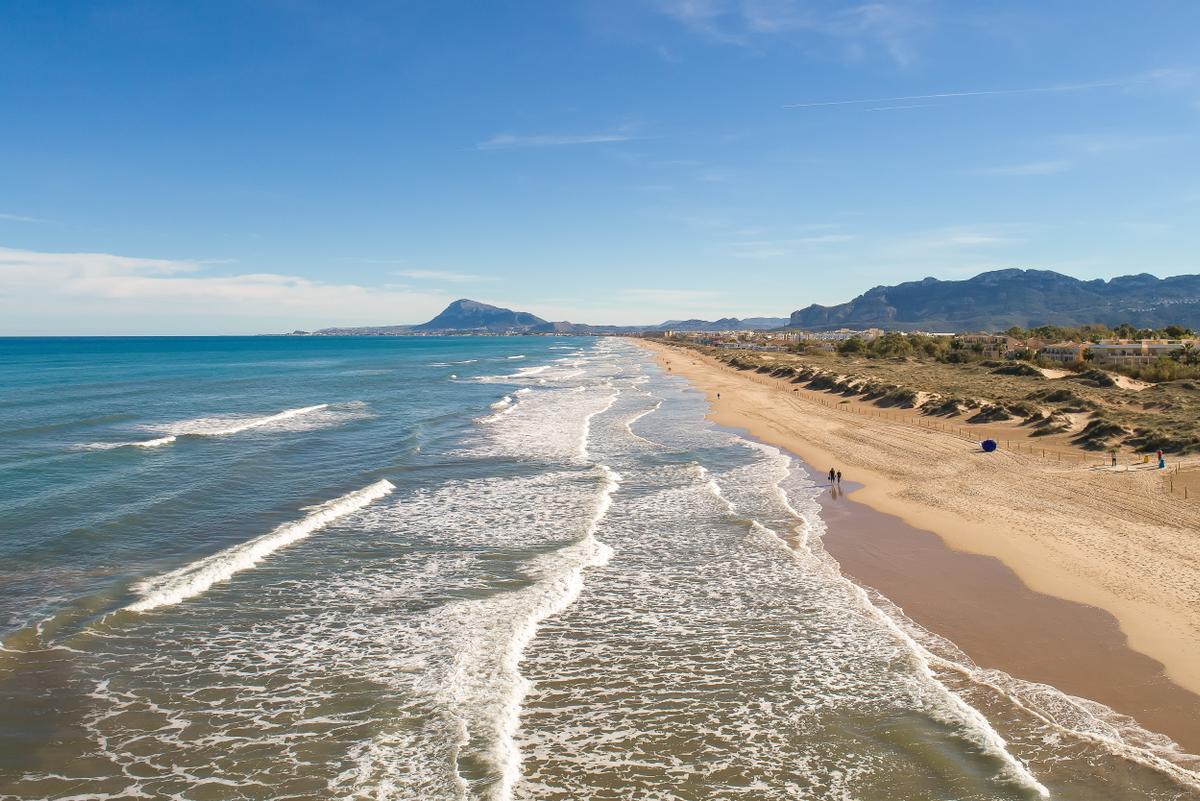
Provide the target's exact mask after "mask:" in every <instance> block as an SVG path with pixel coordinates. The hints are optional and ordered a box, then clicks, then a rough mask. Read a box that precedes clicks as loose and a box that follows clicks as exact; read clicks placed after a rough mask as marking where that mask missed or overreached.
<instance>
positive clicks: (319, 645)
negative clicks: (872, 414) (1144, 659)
mask: <svg viewBox="0 0 1200 801" xmlns="http://www.w3.org/2000/svg"><path fill="white" fill-rule="evenodd" d="M704 413H705V403H704V401H703V398H702V397H701V396H699V395H698V394H697V393H695V392H694V391H692V390H691V389H690V388H689V387H688V386H687V385H686V383H684V382H683V381H681V380H680V379H678V378H676V377H673V376H670V375H665V374H663V373H662V372H660V371H659V370H658V369H657V368H656V367H655V366H654V365H653V364H652V363H651V361H650V360H649V359H648V357H647V355H646V354H645V353H644V352H643V351H642V350H641V349H639V348H637V347H636V346H634V345H633V344H631V343H628V342H625V341H621V340H611V339H609V340H597V339H585V338H549V337H547V338H540V337H495V338H329V339H320V338H222V339H53V340H50V339H41V340H0V431H2V432H3V436H2V437H0V486H2V487H3V490H4V491H3V495H2V497H0V521H2V527H0V633H2V636H3V638H4V639H3V650H2V651H0V797H4V798H9V797H11V798H16V799H35V798H58V799H67V798H75V799H84V798H87V799H110V798H111V799H116V798H186V799H209V798H213V799H217V798H220V799H224V798H247V799H275V798H295V799H322V798H362V799H367V798H371V799H475V798H480V799H498V800H503V799H509V798H545V799H628V798H648V799H649V798H653V799H725V798H729V799H733V798H746V799H774V798H781V799H782V798H813V799H817V798H820V799H825V798H831V799H879V800H880V801H882V800H883V799H897V798H912V799H1033V798H1042V797H1046V796H1047V794H1049V795H1050V796H1052V797H1054V798H1061V799H1081V800H1082V799H1097V798H1119V799H1143V798H1144V799H1184V798H1195V797H1197V793H1198V790H1197V788H1198V787H1200V779H1198V777H1197V773H1196V770H1197V760H1195V759H1194V758H1192V757H1188V756H1187V755H1184V754H1180V753H1179V752H1178V751H1177V750H1175V749H1174V748H1173V745H1172V744H1171V743H1170V742H1169V741H1166V740H1165V739H1163V738H1160V737H1156V736H1155V735H1152V734H1151V733H1149V732H1144V731H1142V730H1140V729H1138V728H1137V727H1136V725H1134V724H1133V722H1132V721H1128V720H1126V719H1122V718H1120V717H1119V716H1116V715H1114V714H1113V713H1111V711H1109V710H1106V709H1104V708H1103V707H1100V706H1098V705H1095V704H1090V703H1089V702H1085V701H1082V700H1081V699H1071V698H1068V697H1066V696H1063V695H1062V694H1061V693H1057V691H1054V690H1053V688H1047V687H1037V686H1033V685H1027V684H1024V683H1022V682H1019V681H1017V680H1015V679H1012V678H1011V677H1007V676H1004V675H1003V674H998V673H995V672H988V671H982V670H979V669H978V668H975V667H974V666H973V665H971V664H970V663H969V661H967V660H966V658H965V657H964V656H963V655H962V654H960V653H958V652H957V650H956V649H955V648H954V647H953V645H952V644H950V643H946V642H944V641H941V640H938V639H937V638H936V637H933V636H931V635H929V634H928V633H927V632H924V631H922V630H921V629H920V628H919V627H917V626H915V625H914V624H913V623H912V622H911V621H908V620H907V619H906V618H904V616H903V614H902V613H901V611H900V610H898V609H896V608H895V607H893V606H892V605H891V604H889V603H888V602H887V600H886V599H884V598H881V597H878V596H877V595H875V594H873V593H870V592H867V591H865V590H863V589H862V588H859V587H857V586H856V585H854V584H852V583H851V582H849V581H848V580H846V579H845V578H843V577H842V576H841V574H840V572H839V571H838V569H837V565H836V564H835V563H834V562H833V561H832V560H831V559H830V558H829V557H828V556H827V555H826V554H825V553H824V551H823V549H822V548H821V545H820V538H821V534H822V533H823V531H824V524H823V522H822V521H821V519H820V515H819V507H818V505H817V503H816V498H817V496H818V494H819V493H820V492H821V491H822V488H821V487H820V486H819V485H817V484H815V483H814V482H813V480H812V479H810V477H809V474H808V473H807V472H806V471H805V469H804V468H803V466H802V465H800V464H798V463H797V462H796V461H795V460H794V459H792V458H791V457H790V456H788V455H787V454H784V453H781V452H779V451H777V450H776V449H774V448H770V447H766V446H762V445H759V444H757V443H753V442H749V441H747V440H745V439H743V438H741V437H739V436H737V435H736V433H733V432H728V431H723V430H720V429H717V428H715V427H714V426H712V425H711V424H709V423H708V422H706V421H705V420H704Z"/></svg>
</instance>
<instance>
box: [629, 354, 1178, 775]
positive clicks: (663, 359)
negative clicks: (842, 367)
mask: <svg viewBox="0 0 1200 801" xmlns="http://www.w3.org/2000/svg"><path fill="white" fill-rule="evenodd" d="M638 342H639V343H640V344H642V345H643V346H644V347H647V348H648V349H650V350H651V351H652V352H653V353H654V354H655V357H656V360H657V361H658V363H659V365H660V366H661V367H663V368H664V369H667V370H669V371H671V372H673V373H677V374H679V375H682V376H683V377H685V378H687V379H689V381H690V382H691V383H692V385H693V386H694V387H696V388H697V389H698V390H700V391H702V392H704V393H705V395H706V396H707V398H708V401H709V404H710V413H709V415H708V416H709V418H710V419H712V420H713V421H714V422H716V423H718V424H720V425H723V426H727V427H729V428H734V429H738V430H740V431H742V432H745V433H746V434H747V435H749V436H750V437H752V438H754V439H757V440H760V441H762V442H765V443H768V444H771V445H774V446H777V447H781V448H783V449H784V450H786V451H788V452H790V453H792V454H794V455H795V456H796V457H797V458H799V459H800V460H801V461H802V462H804V463H805V464H806V465H808V466H809V468H810V469H811V471H812V472H813V473H814V474H815V475H816V476H820V477H822V478H821V480H823V474H824V472H825V470H826V469H827V466H835V467H836V468H837V469H841V470H842V471H843V472H844V473H845V477H846V478H845V480H846V481H847V482H848V483H849V482H851V481H853V482H855V483H856V484H859V485H861V486H859V487H858V488H857V489H854V490H853V491H852V492H850V493H848V494H844V495H842V497H841V498H839V499H836V500H835V499H833V498H832V497H831V495H830V493H828V492H826V493H824V494H823V495H822V497H821V502H822V506H823V510H824V513H825V515H826V518H827V520H826V522H827V525H828V527H829V531H828V533H827V534H826V535H825V537H824V540H823V542H824V545H825V547H826V549H827V550H828V551H829V553H830V554H831V555H832V556H833V557H834V558H835V559H836V560H837V561H838V562H839V564H840V565H841V567H842V569H843V571H844V572H845V573H846V574H847V575H848V576H850V577H851V578H853V579H855V580H856V581H858V582H859V583H861V584H864V585H866V586H869V587H872V588H874V589H876V590H878V591H879V592H881V593H882V594H883V595H885V596H886V597H887V598H889V600H891V601H893V602H894V603H896V604H897V605H899V606H900V607H902V608H903V609H904V610H905V613H906V614H907V615H909V616H910V617H911V618H912V619H913V620H914V621H915V622H917V623H918V624H919V625H922V626H923V627H925V628H927V629H929V630H930V631H932V632H933V633H935V634H938V635H940V636H944V637H946V638H947V639H949V640H951V641H952V642H954V643H955V644H956V645H957V646H958V647H959V648H961V649H962V650H963V651H964V652H965V653H966V654H967V655H968V656H969V657H970V658H971V659H972V660H974V661H975V662H976V663H977V664H979V665H980V666H982V667H985V668H997V669H1000V670H1004V671H1005V672H1006V673H1009V674H1010V675H1013V676H1015V677H1017V678H1020V679H1025V680H1028V681H1034V682H1041V683H1046V684H1050V685H1052V686H1055V687H1057V688H1059V689H1061V690H1063V691H1064V692H1067V693H1069V694H1072V695H1078V696H1081V697H1085V698H1090V699H1092V700H1096V701H1100V702H1101V703H1104V704H1106V705H1107V706H1110V707H1111V708H1113V709H1114V710H1116V711H1117V712H1119V713H1122V714H1127V715H1130V716H1131V717H1133V718H1134V719H1136V720H1137V721H1138V722H1139V723H1140V724H1141V725H1143V726H1145V727H1147V728H1149V729H1151V730H1153V731H1158V732H1162V733H1164V734H1167V735H1168V736H1170V737H1172V739H1174V740H1176V742H1178V743H1179V744H1180V745H1181V746H1182V747H1184V748H1185V750H1188V751H1191V752H1193V753H1196V752H1200V694H1198V691H1200V604H1197V603H1195V602H1194V601H1195V600H1196V598H1195V597H1194V596H1197V595H1200V567H1198V565H1197V560H1196V558H1195V557H1194V556H1191V555H1190V554H1188V552H1187V551H1188V547H1189V531H1200V515H1196V514H1195V510H1194V509H1192V508H1189V507H1186V506H1178V505H1176V506H1170V507H1167V508H1164V505H1165V504H1169V503H1170V501H1169V500H1168V499H1164V498H1162V497H1161V496H1160V495H1155V494H1152V493H1150V492H1144V491H1143V492H1134V493H1130V492H1129V491H1128V487H1122V488H1121V489H1122V491H1121V492H1120V493H1119V494H1118V497H1117V498H1116V499H1115V500H1111V501H1105V499H1104V498H1103V490H1104V482H1105V481H1106V480H1107V481H1110V482H1111V481H1112V480H1113V476H1112V474H1108V475H1107V476H1104V475H1098V474H1097V473H1096V471H1089V470H1088V469H1087V468H1086V467H1078V466H1071V467H1063V466H1062V465H1058V464H1046V463H1040V464H1039V461H1038V460H1037V459H1034V458H1032V457H1026V458H1022V457H1020V456H1017V455H1015V454H1013V453H1004V454H999V455H996V454H986V455H985V454H982V453H981V452H979V449H978V447H977V446H974V445H973V444H972V443H970V442H968V441H965V440H963V439H961V438H958V437H955V436H953V435H950V434H947V433H943V432H940V431H936V430H925V429H920V428H914V427H912V426H905V425H902V424H898V423H894V422H890V421H889V420H887V419H886V418H879V419H873V418H870V419H864V417H863V416H862V415H852V414H850V413H848V412H847V411H845V410H841V409H838V408H836V406H834V405H828V404H826V403H821V402H819V401H816V399H814V398H810V397H809V395H817V394H820V393H813V392H808V391H804V392H801V391H792V392H783V391H780V388H779V387H776V386H774V384H775V383H778V382H771V383H760V382H758V381H755V380H754V379H752V378H751V377H750V376H749V375H745V374H741V373H739V372H738V371H736V370H734V369H732V368H729V367H727V366H725V365H722V364H719V363H717V362H716V361H715V360H712V359H710V358H709V357H706V356H705V355H704V354H701V353H699V352H697V351H694V350H691V349H688V350H684V349H678V348H672V347H671V346H669V345H666V344H664V343H658V342H648V341H644V340H638ZM718 394H720V397H719V398H718ZM996 457H998V458H996ZM985 459H986V460H987V461H985ZM1152 477H1153V476H1152V474H1146V476H1145V477H1142V476H1137V475H1134V476H1130V477H1123V478H1132V479H1133V480H1135V481H1143V482H1145V481H1147V480H1148V479H1150V478H1152ZM1117 504H1122V505H1124V506H1127V507H1128V508H1127V509H1125V510H1122V509H1120V508H1117ZM1193 517H1195V518H1196V519H1195V520H1193V519H1192V518H1193ZM1196 536H1197V535H1195V534H1192V535H1191V538H1192V540H1193V541H1194V539H1195V538H1196ZM1189 602H1191V603H1189ZM1001 609H1002V610H1004V614H997V612H998V610H1001Z"/></svg>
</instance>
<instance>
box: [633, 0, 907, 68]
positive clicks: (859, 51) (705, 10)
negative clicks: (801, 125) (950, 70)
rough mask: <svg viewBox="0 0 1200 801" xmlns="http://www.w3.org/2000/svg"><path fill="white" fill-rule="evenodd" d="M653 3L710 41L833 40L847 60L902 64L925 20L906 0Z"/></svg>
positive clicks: (750, 44)
mask: <svg viewBox="0 0 1200 801" xmlns="http://www.w3.org/2000/svg"><path fill="white" fill-rule="evenodd" d="M652 5H653V7H654V8H655V9H656V10H657V11H658V12H659V13H661V14H663V15H665V16H667V17H669V18H671V19H673V20H675V21H676V22H678V23H680V24H681V25H683V26H684V27H685V28H687V29H688V30H689V31H691V32H692V33H694V34H696V35H698V36H701V37H703V38H705V39H707V40H709V41H711V42H714V43H717V44H725V45H736V46H740V47H750V48H753V47H757V45H758V43H759V42H760V41H765V40H767V39H769V38H771V37H775V38H780V37H790V38H792V39H796V38H798V37H801V36H804V37H808V38H807V39H806V40H805V41H807V42H810V43H815V42H819V41H822V40H824V41H826V42H830V41H832V42H834V43H836V44H837V46H838V47H840V48H842V49H844V51H845V52H846V54H847V55H848V56H849V57H851V58H855V59H857V58H861V57H862V55H864V54H865V53H866V52H868V51H869V50H870V49H875V50H882V51H883V52H884V53H886V54H887V55H888V57H889V58H890V59H891V60H892V61H894V62H895V63H897V64H899V65H901V66H905V65H908V64H910V63H911V62H912V61H913V60H914V59H915V57H916V47H915V46H914V36H915V34H916V33H917V32H918V31H920V30H921V29H923V28H925V27H927V25H928V20H927V19H925V18H924V17H923V16H922V15H920V14H918V13H917V12H916V10H915V5H916V4H914V3H912V2H906V1H905V0H886V1H885V0H876V2H867V3H861V4H857V5H852V6H850V7H848V8H842V9H833V10H830V9H819V8H817V7H814V5H813V4H812V3H807V2H802V1H801V0H653V3H652Z"/></svg>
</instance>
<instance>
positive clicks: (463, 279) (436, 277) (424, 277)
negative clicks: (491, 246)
mask: <svg viewBox="0 0 1200 801" xmlns="http://www.w3.org/2000/svg"><path fill="white" fill-rule="evenodd" d="M396 275H399V276H403V277H404V278H412V279H414V280H417V281H449V282H450V283H452V284H474V283H478V282H480V281H495V280H496V279H495V278H489V277H487V276H483V275H474V274H473V273H459V272H454V271H452V270H398V271H397V272H396Z"/></svg>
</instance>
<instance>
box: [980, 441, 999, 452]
mask: <svg viewBox="0 0 1200 801" xmlns="http://www.w3.org/2000/svg"><path fill="white" fill-rule="evenodd" d="M979 447H981V448H983V451H984V453H991V452H992V451H994V450H996V440H994V439H985V440H984V441H983V442H981V443H979Z"/></svg>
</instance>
